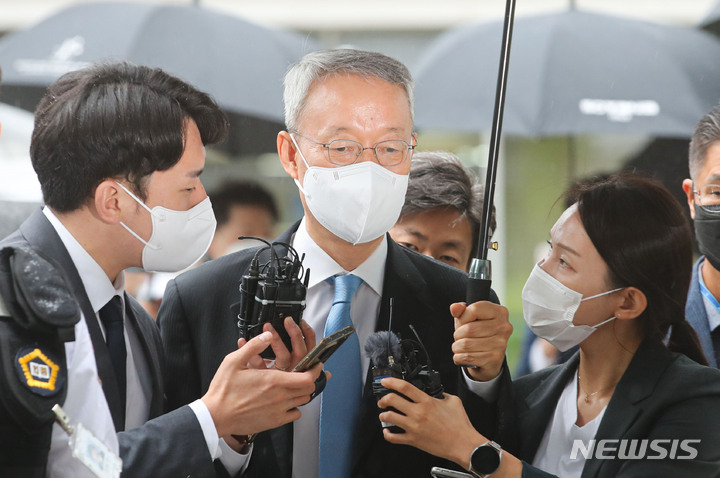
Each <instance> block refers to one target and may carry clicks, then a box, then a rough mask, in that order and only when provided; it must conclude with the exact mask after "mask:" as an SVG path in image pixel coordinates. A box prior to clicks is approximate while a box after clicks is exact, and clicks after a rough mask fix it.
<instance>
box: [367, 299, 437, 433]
mask: <svg viewBox="0 0 720 478" xmlns="http://www.w3.org/2000/svg"><path fill="white" fill-rule="evenodd" d="M392 306H393V299H392V298H391V299H390V324H389V327H390V328H392ZM410 329H411V330H412V332H413V334H414V335H415V338H416V339H417V340H411V339H405V340H402V339H401V338H400V336H399V335H397V334H395V333H394V332H392V331H390V330H383V331H379V332H375V333H373V334H372V335H370V337H368V339H367V342H365V354H366V355H367V356H368V358H369V359H370V366H371V371H372V378H373V382H372V391H373V394H374V395H375V398H376V399H377V400H380V398H382V397H384V396H385V395H387V394H388V393H390V392H393V393H397V392H394V391H393V390H390V389H387V388H385V387H383V386H382V384H381V383H380V381H381V380H382V379H383V378H386V377H394V378H399V379H401V380H405V381H406V382H410V383H411V384H413V385H414V386H415V387H417V388H418V389H420V390H422V391H423V392H425V393H427V394H428V395H430V396H432V397H435V398H443V390H444V389H443V385H442V382H441V379H440V373H439V372H438V371H436V370H434V369H433V368H432V364H431V363H430V356H429V355H428V353H427V349H425V346H424V345H423V343H422V341H421V340H420V336H419V335H418V333H417V331H416V330H415V328H414V327H413V326H412V325H410ZM398 395H401V396H403V397H404V398H407V397H405V396H404V395H402V394H398ZM381 411H384V410H381ZM394 411H397V410H394ZM382 425H383V428H389V429H390V431H391V432H393V433H404V430H403V429H402V428H400V427H398V426H395V425H391V424H389V423H385V422H383V423H382Z"/></svg>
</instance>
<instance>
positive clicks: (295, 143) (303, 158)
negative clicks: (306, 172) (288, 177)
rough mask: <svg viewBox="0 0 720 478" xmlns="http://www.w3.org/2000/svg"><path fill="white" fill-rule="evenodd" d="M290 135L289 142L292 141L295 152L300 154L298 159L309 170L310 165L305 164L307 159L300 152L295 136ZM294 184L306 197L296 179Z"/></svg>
mask: <svg viewBox="0 0 720 478" xmlns="http://www.w3.org/2000/svg"><path fill="white" fill-rule="evenodd" d="M288 134H289V135H290V140H292V142H293V144H294V145H295V150H296V151H297V152H298V153H299V154H300V157H301V158H302V160H303V163H305V167H306V168H307V169H310V165H309V164H308V162H307V159H305V155H304V154H303V152H302V151H301V150H300V146H298V144H297V141H295V136H294V135H293V134H292V133H288ZM295 184H296V185H297V187H298V189H299V190H300V191H301V192H302V193H303V194H304V195H305V196H306V197H307V195H308V193H307V192H305V189H303V187H302V185H301V184H300V181H299V180H298V179H295Z"/></svg>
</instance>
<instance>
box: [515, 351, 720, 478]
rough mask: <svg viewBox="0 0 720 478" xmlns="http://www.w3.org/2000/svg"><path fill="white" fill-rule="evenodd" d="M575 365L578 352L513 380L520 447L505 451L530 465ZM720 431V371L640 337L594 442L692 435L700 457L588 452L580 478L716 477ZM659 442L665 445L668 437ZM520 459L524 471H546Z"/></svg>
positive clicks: (532, 473) (719, 468) (719, 473)
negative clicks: (635, 456)
mask: <svg viewBox="0 0 720 478" xmlns="http://www.w3.org/2000/svg"><path fill="white" fill-rule="evenodd" d="M578 363H579V354H576V355H575V356H574V357H573V358H572V359H570V360H569V361H568V362H567V363H565V364H563V365H558V366H555V367H551V368H549V369H546V370H542V371H539V372H536V373H533V374H530V375H526V376H524V377H521V378H519V379H518V380H516V381H515V382H514V383H513V392H514V394H515V399H514V410H515V417H516V418H517V424H516V425H517V427H516V430H515V434H516V437H517V439H518V441H519V443H518V444H516V445H515V446H519V448H517V449H515V450H510V451H513V452H514V453H515V454H516V456H517V457H518V458H520V459H522V460H524V461H525V462H528V463H530V462H532V460H533V459H534V457H535V455H536V454H537V453H542V452H543V450H538V446H539V445H540V441H541V440H542V437H543V435H544V433H545V429H546V428H547V427H548V425H549V423H550V419H551V418H552V415H553V413H554V412H555V407H556V405H557V402H558V399H559V398H560V395H561V393H562V391H563V389H564V388H565V386H566V385H567V383H568V381H570V380H571V378H572V375H573V374H574V373H575V372H576V370H577V367H578ZM719 429H720V371H718V370H716V369H713V368H710V367H704V366H701V365H698V364H697V363H695V362H693V361H692V360H690V359H689V358H687V357H685V356H684V355H681V354H677V353H673V352H670V351H669V350H668V349H667V348H666V347H665V346H664V345H662V344H661V343H652V342H647V341H646V342H643V343H642V344H641V345H640V347H639V348H638V350H637V352H636V353H635V356H634V357H633V359H632V361H631V362H630V365H629V366H628V368H627V370H626V371H625V374H623V376H622V378H621V379H620V382H618V385H617V387H616V388H615V392H614V393H613V396H612V398H611V399H610V402H609V403H608V406H607V409H606V410H605V414H604V416H603V418H602V421H601V422H600V426H599V428H598V431H597V434H596V436H595V438H596V443H597V441H599V440H603V439H637V440H640V439H653V438H661V439H669V440H685V439H693V440H696V439H697V440H700V443H699V444H698V443H692V447H696V448H697V451H698V456H697V457H696V458H695V459H692V460H689V459H683V460H678V459H675V460H670V459H664V460H662V459H654V460H651V459H642V460H629V459H627V460H621V459H612V460H599V459H596V458H591V459H588V460H587V461H586V462H585V467H584V469H583V472H582V478H601V477H608V478H609V477H623V478H624V477H641V476H642V477H665V476H673V477H693V478H696V477H711V476H713V477H714V476H720V447H718V441H717V433H718V430H719ZM512 446H513V445H510V447H512ZM663 446H664V447H665V449H666V450H669V445H668V444H667V442H666V444H665V445H663ZM648 453H649V454H650V452H648ZM652 454H654V455H657V454H656V453H654V452H653V453H652ZM678 454H681V453H680V452H678ZM682 455H683V456H687V454H686V453H684V452H682ZM523 465H524V466H523V477H535V476H537V477H547V476H550V475H549V474H547V473H544V472H542V471H540V470H538V469H537V468H533V467H532V466H531V465H528V464H527V463H524V464H523Z"/></svg>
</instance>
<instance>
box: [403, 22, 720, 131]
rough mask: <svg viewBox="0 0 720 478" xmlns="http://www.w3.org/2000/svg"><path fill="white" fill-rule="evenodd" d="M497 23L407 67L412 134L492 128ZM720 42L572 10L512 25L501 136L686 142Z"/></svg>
mask: <svg viewBox="0 0 720 478" xmlns="http://www.w3.org/2000/svg"><path fill="white" fill-rule="evenodd" d="M501 33H502V24H501V23H500V22H496V23H485V24H480V25H473V26H468V27H462V28H459V29H457V30H453V31H450V32H448V33H446V34H443V35H441V36H440V37H439V38H438V39H437V40H436V42H435V43H434V44H433V45H431V47H430V48H429V50H428V52H427V54H426V55H425V56H424V57H423V58H422V59H421V60H420V62H419V63H418V65H417V68H416V69H415V71H414V73H415V80H416V83H417V87H416V92H415V94H416V123H417V126H418V128H420V129H422V128H433V129H450V130H457V131H482V130H488V129H489V128H490V127H491V122H492V115H493V102H494V99H495V84H496V81H497V80H496V77H497V62H498V58H499V51H500V40H501ZM716 58H720V42H718V41H717V40H715V39H714V38H713V37H712V36H711V35H709V34H707V33H704V32H701V31H698V30H693V29H684V28H679V27H671V26H663V25H658V24H653V23H649V22H643V21H637V20H629V19H623V18H618V17H613V16H608V15H600V14H594V13H586V12H580V11H576V10H570V11H567V12H562V13H555V14H547V15H538V16H531V17H524V18H518V19H517V20H516V22H515V28H514V31H513V40H512V50H511V54H510V67H509V72H508V87H507V99H506V104H505V115H504V121H503V133H506V134H510V135H519V136H533V137H539V136H561V135H568V134H584V133H621V132H632V133H638V134H651V135H656V136H689V135H690V134H692V131H693V128H694V126H695V124H696V123H697V121H698V120H699V119H700V117H701V116H702V115H703V114H705V113H706V112H707V111H708V110H709V109H710V108H712V107H713V106H714V105H715V104H717V103H718V100H719V99H720V64H719V63H718V62H716V61H714V59H716Z"/></svg>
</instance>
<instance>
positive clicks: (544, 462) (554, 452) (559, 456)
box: [532, 373, 607, 478]
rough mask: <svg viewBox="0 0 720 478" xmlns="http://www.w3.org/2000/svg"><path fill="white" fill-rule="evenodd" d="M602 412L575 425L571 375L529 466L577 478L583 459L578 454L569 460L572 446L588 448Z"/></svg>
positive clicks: (573, 383) (575, 388) (575, 407)
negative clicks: (580, 424)
mask: <svg viewBox="0 0 720 478" xmlns="http://www.w3.org/2000/svg"><path fill="white" fill-rule="evenodd" d="M606 408H607V406H605V407H604V408H603V409H602V410H601V411H600V413H599V414H598V416H597V417H595V418H594V419H592V420H591V421H589V422H588V423H586V424H585V425H583V426H582V427H579V426H577V425H576V424H575V422H577V373H575V374H574V375H573V379H572V380H571V381H570V382H568V384H567V386H566V387H565V389H564V390H563V392H562V395H560V399H559V400H558V403H557V406H556V407H555V413H554V414H553V416H552V419H551V420H550V423H549V424H548V427H547V428H546V429H545V434H544V435H543V438H542V440H541V441H540V445H539V446H538V450H537V453H536V454H535V459H534V460H533V462H532V465H533V466H535V467H537V468H540V469H541V470H543V471H545V472H547V473H552V474H553V475H557V476H561V477H562V478H580V475H581V474H582V470H583V467H584V466H585V457H584V456H583V454H582V453H578V454H577V457H576V458H575V459H572V460H571V459H570V453H571V451H572V449H573V442H574V441H575V440H581V441H582V442H583V447H587V446H588V445H589V443H590V440H593V439H594V438H595V435H596V434H597V430H598V427H599V426H600V422H601V421H602V417H603V415H604V414H605V409H606Z"/></svg>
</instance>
